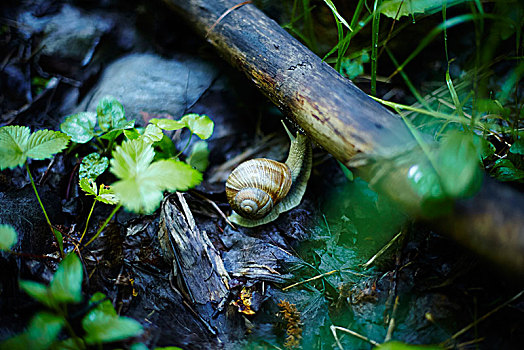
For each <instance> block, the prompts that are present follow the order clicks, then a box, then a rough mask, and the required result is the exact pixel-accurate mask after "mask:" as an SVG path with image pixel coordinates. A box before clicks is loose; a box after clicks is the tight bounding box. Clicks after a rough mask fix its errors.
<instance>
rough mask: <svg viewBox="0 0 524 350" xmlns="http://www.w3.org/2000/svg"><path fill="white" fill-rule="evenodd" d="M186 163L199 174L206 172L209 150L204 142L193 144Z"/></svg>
mask: <svg viewBox="0 0 524 350" xmlns="http://www.w3.org/2000/svg"><path fill="white" fill-rule="evenodd" d="M186 163H187V164H189V165H191V166H192V167H193V168H195V169H197V170H198V171H200V172H204V171H206V169H207V167H208V165H209V149H208V148H207V142H206V141H199V142H195V143H194V144H193V147H192V148H191V153H190V154H189V157H188V158H187V159H186Z"/></svg>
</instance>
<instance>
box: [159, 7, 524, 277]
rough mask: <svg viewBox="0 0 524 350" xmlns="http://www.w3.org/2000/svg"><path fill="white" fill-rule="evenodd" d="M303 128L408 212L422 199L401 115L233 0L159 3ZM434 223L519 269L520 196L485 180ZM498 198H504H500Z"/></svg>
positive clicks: (523, 218)
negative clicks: (412, 176)
mask: <svg viewBox="0 0 524 350" xmlns="http://www.w3.org/2000/svg"><path fill="white" fill-rule="evenodd" d="M164 2H166V3H167V4H169V5H170V6H171V7H172V8H173V9H174V10H175V11H176V12H178V13H179V14H180V16H181V18H183V19H185V20H186V21H188V22H189V23H190V24H191V25H192V26H193V28H194V29H195V30H196V32H197V33H198V34H200V35H201V36H202V37H204V38H205V39H206V40H207V41H208V42H209V43H210V44H211V45H213V46H214V47H215V48H216V49H217V50H218V52H219V53H220V54H221V55H222V56H223V58H224V59H225V60H227V61H228V62H229V63H230V64H232V65H233V66H234V67H236V68H238V69H239V70H241V71H242V72H244V73H245V75H246V76H247V77H248V79H250V80H252V81H253V83H254V84H255V85H256V86H257V87H258V88H259V89H260V91H261V92H262V93H264V94H265V95H266V96H267V97H268V98H269V99H270V100H271V101H272V102H273V103H274V104H275V105H276V106H277V107H279V108H280V110H281V111H282V112H283V113H284V114H285V115H286V116H288V117H290V118H291V119H293V120H294V121H295V122H296V123H297V124H298V125H299V126H300V127H301V128H302V129H303V130H304V131H305V133H306V134H307V135H308V136H309V137H310V138H311V139H312V140H313V141H315V142H316V143H317V144H319V145H320V146H322V147H323V148H324V149H325V150H326V151H328V152H329V153H331V154H332V155H333V156H334V157H335V158H336V159H338V160H339V161H341V162H342V163H343V164H345V165H346V166H348V167H351V168H357V172H358V174H359V175H360V176H362V177H363V178H364V179H367V180H368V181H369V182H370V184H371V186H372V187H373V188H374V189H376V190H378V191H379V192H381V193H385V194H386V195H388V196H389V197H390V198H392V199H393V200H394V201H396V202H397V203H398V204H399V205H400V206H401V207H402V208H404V209H405V210H406V211H407V212H409V213H411V214H412V215H414V216H420V215H421V214H423V211H422V210H421V208H422V207H423V204H424V203H423V201H424V198H422V197H421V196H420V194H418V193H417V192H416V190H415V189H414V188H413V186H412V183H411V182H410V181H411V180H410V179H409V177H408V172H409V170H410V169H411V168H412V167H413V166H415V165H419V164H420V163H423V162H425V160H424V156H423V155H422V152H420V150H419V148H418V146H417V142H416V141H415V139H414V137H413V135H412V134H411V132H410V131H409V129H408V128H407V127H406V125H405V123H404V122H403V121H402V119H401V118H400V117H399V116H397V115H395V114H393V113H391V112H389V111H388V110H387V109H386V108H385V107H383V106H382V105H380V104H379V103H377V102H375V101H374V100H373V99H371V98H370V97H369V96H367V95H366V94H365V93H364V92H363V91H361V90H360V89H358V88H357V87H356V86H355V85H354V84H353V83H352V82H351V81H349V80H348V79H345V78H343V77H342V76H340V75H339V74H338V73H337V72H336V71H335V70H334V69H332V68H331V67H330V66H329V65H328V64H326V63H325V62H322V60H321V59H320V58H319V57H317V56H316V55H315V54H313V53H312V52H311V51H309V50H308V49H307V48H306V47H305V46H303V45H302V44H301V43H300V42H298V41H297V40H296V39H294V38H293V37H292V36H291V35H289V34H288V33H287V32H286V31H285V30H284V29H282V28H281V27H280V26H279V25H278V24H277V23H276V22H275V21H273V20H271V19H269V18H268V17H267V16H266V15H264V14H263V13H262V12H261V11H259V10H258V9H257V8H256V7H255V6H254V5H252V4H249V3H246V2H244V3H242V2H240V1H239V0H235V1H231V0H213V1H209V0H164ZM487 183H488V185H486V186H484V187H483V189H482V190H481V192H480V193H479V194H477V196H475V197H474V198H472V199H469V200H461V201H458V202H456V203H455V205H454V210H453V211H452V212H451V213H449V214H448V215H446V216H445V217H441V218H439V219H438V223H436V225H437V226H438V227H440V229H441V230H442V231H444V232H446V233H448V234H449V235H451V236H452V237H454V238H455V239H456V240H457V241H459V242H462V243H464V244H465V245H467V246H468V247H470V248H472V249H473V250H476V251H477V252H480V253H482V254H483V255H485V256H487V257H488V258H490V259H492V260H493V261H496V262H497V263H500V264H502V265H504V266H506V267H509V268H511V269H512V270H514V271H518V273H520V274H524V215H523V214H524V213H523V210H524V205H522V203H524V197H523V196H522V195H521V194H520V193H518V192H515V191H508V190H507V188H506V187H505V186H503V185H500V184H497V183H493V182H491V181H488V182H487ZM501 201H502V202H501Z"/></svg>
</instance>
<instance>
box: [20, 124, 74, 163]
mask: <svg viewBox="0 0 524 350" xmlns="http://www.w3.org/2000/svg"><path fill="white" fill-rule="evenodd" d="M68 143H69V136H67V135H66V134H64V133H63V132H60V131H52V130H38V131H37V132H35V133H32V134H31V136H29V141H28V142H27V151H26V153H27V157H29V158H33V159H39V160H42V159H47V158H51V157H52V156H53V155H54V154H55V153H58V152H61V151H62V150H63V149H64V148H66V146H67V144H68Z"/></svg>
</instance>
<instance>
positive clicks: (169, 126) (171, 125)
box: [149, 118, 187, 130]
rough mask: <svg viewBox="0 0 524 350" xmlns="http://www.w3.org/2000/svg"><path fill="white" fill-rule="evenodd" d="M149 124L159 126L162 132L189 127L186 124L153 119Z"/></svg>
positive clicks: (171, 120) (170, 120)
mask: <svg viewBox="0 0 524 350" xmlns="http://www.w3.org/2000/svg"><path fill="white" fill-rule="evenodd" d="M149 122H150V123H152V124H154V125H156V126H158V127H159V128H160V129H162V130H179V129H182V128H184V127H186V126H187V125H186V123H185V122H182V121H179V120H173V119H166V118H161V119H158V118H152V119H150V120H149Z"/></svg>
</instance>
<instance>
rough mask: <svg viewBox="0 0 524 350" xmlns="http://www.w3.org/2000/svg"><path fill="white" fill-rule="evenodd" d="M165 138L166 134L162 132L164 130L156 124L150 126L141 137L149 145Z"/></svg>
mask: <svg viewBox="0 0 524 350" xmlns="http://www.w3.org/2000/svg"><path fill="white" fill-rule="evenodd" d="M163 136H164V133H163V132H162V129H160V128H159V127H158V126H156V125H155V124H148V125H147V126H146V129H145V130H144V134H143V135H141V136H140V138H141V139H142V140H144V141H145V142H147V143H153V142H158V141H160V140H162V137H163Z"/></svg>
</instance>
